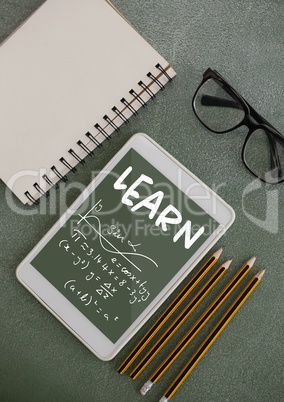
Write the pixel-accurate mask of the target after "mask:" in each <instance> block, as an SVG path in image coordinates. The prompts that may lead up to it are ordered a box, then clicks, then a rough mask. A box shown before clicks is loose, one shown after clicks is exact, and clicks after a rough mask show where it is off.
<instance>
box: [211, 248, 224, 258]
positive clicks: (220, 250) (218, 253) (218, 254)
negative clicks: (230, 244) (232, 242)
mask: <svg viewBox="0 0 284 402" xmlns="http://www.w3.org/2000/svg"><path fill="white" fill-rule="evenodd" d="M222 251H223V247H221V248H219V250H217V251H215V253H214V254H213V255H214V257H215V258H219V257H220V255H221V254H222Z"/></svg>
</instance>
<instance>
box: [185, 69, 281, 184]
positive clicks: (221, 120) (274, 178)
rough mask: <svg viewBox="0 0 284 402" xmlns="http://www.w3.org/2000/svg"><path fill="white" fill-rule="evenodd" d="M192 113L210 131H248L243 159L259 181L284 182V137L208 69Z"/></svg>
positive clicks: (216, 74)
mask: <svg viewBox="0 0 284 402" xmlns="http://www.w3.org/2000/svg"><path fill="white" fill-rule="evenodd" d="M192 107H193V110H194V113H195V114H196V116H197V118H198V119H199V120H200V122H201V123H202V124H203V125H204V126H205V127H206V128H207V129H208V130H210V131H213V132H214V133H218V134H224V133H228V132H229V131H232V130H235V129H236V128H238V127H241V126H243V125H244V126H246V127H248V129H249V132H248V134H247V137H246V139H245V142H244V145H243V149H242V160H243V163H244V164H245V166H246V167H247V168H248V170H249V171H250V172H251V173H252V174H253V175H254V176H256V177H258V178H259V179H260V180H262V181H264V182H266V183H269V184H277V183H281V182H283V181H284V176H283V168H284V137H283V136H282V135H281V134H280V133H279V132H278V131H277V130H276V129H275V128H274V127H273V126H272V125H271V124H270V123H268V121H266V120H265V119H264V118H263V117H262V116H260V115H259V114H258V113H257V112H256V111H255V110H254V109H253V108H252V107H251V106H250V104H249V103H248V102H247V101H246V100H245V99H244V98H243V97H242V96H241V95H239V94H238V93H237V91H235V90H234V88H232V87H231V85H229V84H228V83H227V82H226V81H225V80H224V78H223V77H222V76H221V75H220V74H219V73H218V72H217V71H216V70H211V69H210V68H209V69H208V70H206V71H205V73H204V74H203V80H202V82H201V84H200V85H199V87H198V88H197V91H196V92H195V95H194V97H193V101H192Z"/></svg>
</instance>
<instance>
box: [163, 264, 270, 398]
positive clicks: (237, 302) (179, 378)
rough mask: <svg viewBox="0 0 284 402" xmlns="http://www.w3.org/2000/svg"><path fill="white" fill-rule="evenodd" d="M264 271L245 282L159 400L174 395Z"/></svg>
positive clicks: (257, 282)
mask: <svg viewBox="0 0 284 402" xmlns="http://www.w3.org/2000/svg"><path fill="white" fill-rule="evenodd" d="M264 272H265V270H264V269H263V270H261V271H260V272H259V273H258V274H256V275H255V276H254V277H253V278H252V279H251V280H250V282H249V283H248V284H247V286H246V287H245V289H244V290H243V291H242V292H241V293H240V294H239V296H238V297H237V298H236V300H235V301H234V302H233V303H232V305H231V306H230V307H229V308H228V310H227V311H226V312H225V314H224V315H223V317H222V318H221V319H220V320H219V321H218V323H217V324H216V326H215V327H214V328H213V329H212V331H211V332H210V334H209V335H208V336H207V337H206V338H205V340H204V341H203V343H202V344H201V346H200V347H199V348H198V349H197V351H196V352H195V353H194V355H193V356H192V357H191V358H190V360H189V361H188V363H187V364H186V365H185V366H184V368H183V369H182V370H181V372H180V373H179V374H178V376H177V377H176V378H175V379H174V381H173V382H172V383H171V385H170V386H169V388H168V389H167V390H166V392H165V393H164V396H163V397H162V398H161V399H160V401H159V402H167V401H168V400H170V399H171V398H172V397H173V396H174V394H175V393H176V392H177V390H178V389H179V387H180V386H181V385H182V383H183V382H184V381H185V379H186V378H187V377H188V376H189V374H190V373H191V372H192V370H193V369H194V367H195V366H196V365H197V363H198V362H199V361H200V360H201V359H202V357H203V356H204V355H205V353H206V352H207V350H208V349H209V348H210V347H211V346H212V345H213V343H214V342H215V340H216V339H217V338H218V336H219V335H220V334H221V332H222V331H223V330H224V328H226V326H227V325H228V324H229V322H230V321H231V319H232V318H233V317H234V315H235V314H236V313H237V311H238V310H239V309H240V308H241V307H242V305H243V304H244V302H245V301H246V300H247V298H248V297H249V296H250V295H251V293H252V292H253V291H254V290H255V288H256V287H257V286H258V285H259V283H260V281H261V279H262V277H263V275H264Z"/></svg>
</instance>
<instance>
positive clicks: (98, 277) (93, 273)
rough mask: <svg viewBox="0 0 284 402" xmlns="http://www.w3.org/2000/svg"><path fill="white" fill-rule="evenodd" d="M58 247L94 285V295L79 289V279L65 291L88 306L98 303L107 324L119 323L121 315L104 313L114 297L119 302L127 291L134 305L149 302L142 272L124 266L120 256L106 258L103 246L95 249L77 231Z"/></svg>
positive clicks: (69, 281)
mask: <svg viewBox="0 0 284 402" xmlns="http://www.w3.org/2000/svg"><path fill="white" fill-rule="evenodd" d="M75 244H76V245H77V246H79V247H80V253H78V252H75V250H74V248H75V247H74V245H75ZM58 247H59V248H61V249H62V250H63V251H64V252H65V253H68V254H69V255H70V256H71V259H72V265H73V266H74V268H76V269H77V270H80V271H81V272H82V274H83V275H84V279H85V281H86V282H91V283H93V284H94V292H93V294H90V293H89V292H87V293H85V292H84V291H83V290H82V289H79V287H78V284H77V281H76V279H73V278H71V279H69V280H68V281H66V282H65V284H64V288H65V289H68V290H70V291H71V292H73V293H74V294H76V295H77V296H78V298H79V300H80V301H81V302H82V303H83V305H85V306H86V307H87V306H90V305H93V304H95V305H96V307H97V309H96V312H97V313H98V314H101V315H102V316H103V317H104V318H105V320H106V321H109V320H113V321H115V322H116V321H118V320H119V316H117V315H115V316H114V317H111V315H110V314H108V313H106V312H104V311H103V308H102V303H103V302H104V300H107V299H112V298H113V299H114V300H115V299H116V298H118V297H119V295H120V294H121V292H126V294H127V297H128V303H129V304H130V305H134V304H136V303H137V304H138V303H143V302H146V301H147V300H148V299H149V297H150V291H149V290H148V288H147V281H142V279H141V278H139V275H140V272H138V271H137V272H134V273H133V272H131V270H130V269H129V268H128V267H126V266H125V265H124V264H122V262H121V260H122V259H121V258H119V257H113V256H112V255H111V254H109V255H107V256H103V255H102V252H101V250H100V247H99V246H98V247H97V250H96V249H95V248H94V246H93V247H91V246H90V244H89V243H88V239H87V237H86V236H85V235H84V234H83V233H82V232H81V231H80V230H79V229H76V228H75V229H73V233H72V234H71V238H70V239H62V240H61V241H60V242H59V243H58ZM79 254H80V255H79ZM106 278H107V279H106Z"/></svg>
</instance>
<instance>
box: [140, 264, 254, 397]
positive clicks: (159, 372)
mask: <svg viewBox="0 0 284 402" xmlns="http://www.w3.org/2000/svg"><path fill="white" fill-rule="evenodd" d="M255 259H256V258H255V257H252V258H251V259H250V260H249V261H247V262H246V263H245V264H244V265H243V266H242V267H241V268H240V269H239V271H238V272H237V273H236V275H234V277H233V278H232V279H231V280H230V282H229V283H228V284H227V285H226V286H225V287H224V289H223V290H222V291H221V293H220V294H219V295H218V296H217V297H216V299H215V300H214V301H213V302H212V303H211V304H210V306H209V307H208V308H207V309H206V310H205V312H204V313H203V314H202V315H201V317H200V318H199V319H198V320H197V321H196V322H195V323H194V324H193V325H192V327H191V328H190V329H189V331H187V333H186V334H185V335H184V337H183V338H182V339H181V341H180V342H179V343H178V344H177V346H176V347H175V348H174V349H173V350H172V351H171V353H170V354H169V355H168V356H167V357H166V358H165V359H164V360H163V362H162V363H161V364H160V365H159V367H158V368H157V369H156V370H155V371H154V373H153V374H152V375H151V376H150V378H149V380H148V381H147V382H146V383H145V384H144V385H143V387H142V388H141V390H140V393H141V395H146V393H147V392H148V391H150V389H151V388H152V387H153V385H154V384H156V383H157V382H158V381H159V379H160V378H161V377H162V376H163V374H164V373H165V372H166V371H167V370H168V368H169V367H170V366H171V365H172V363H173V362H174V361H175V360H176V359H177V357H178V356H179V355H180V354H181V353H182V351H183V350H184V349H185V348H186V347H187V346H188V344H189V343H190V342H191V341H192V340H193V338H194V337H195V336H196V335H197V334H198V332H199V331H200V330H201V328H203V327H204V325H205V324H206V323H207V322H208V320H209V319H210V318H211V317H212V315H213V314H214V313H215V312H216V311H217V310H218V308H219V307H220V306H221V305H222V304H223V303H224V301H225V300H226V299H227V298H228V297H229V296H230V294H231V293H232V292H233V290H234V289H235V288H236V287H237V286H238V284H239V283H240V282H241V281H242V280H243V279H244V277H245V276H246V274H247V273H248V272H249V271H250V270H251V268H252V266H253V264H254V262H255Z"/></svg>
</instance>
